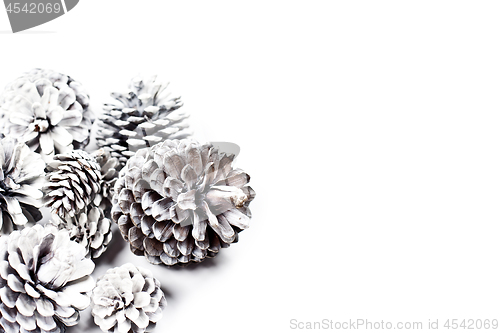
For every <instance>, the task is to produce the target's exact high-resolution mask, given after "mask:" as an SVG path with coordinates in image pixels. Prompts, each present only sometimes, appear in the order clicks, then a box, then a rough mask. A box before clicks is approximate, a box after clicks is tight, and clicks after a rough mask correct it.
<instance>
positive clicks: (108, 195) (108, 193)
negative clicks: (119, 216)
mask: <svg viewBox="0 0 500 333" xmlns="http://www.w3.org/2000/svg"><path fill="white" fill-rule="evenodd" d="M92 156H94V157H95V159H96V161H97V163H99V166H100V167H101V175H102V179H101V191H100V192H99V193H98V194H97V195H96V198H95V200H94V203H95V204H96V205H97V206H99V207H100V208H101V209H102V210H103V211H104V216H106V217H107V218H109V219H110V218H111V215H110V214H111V207H112V206H113V204H112V202H111V200H112V199H113V193H114V187H115V183H116V179H118V170H117V169H118V168H119V165H120V162H118V159H117V158H114V157H111V154H110V153H109V152H108V151H106V150H104V149H102V148H101V149H99V150H97V151H96V152H95V153H93V154H92Z"/></svg>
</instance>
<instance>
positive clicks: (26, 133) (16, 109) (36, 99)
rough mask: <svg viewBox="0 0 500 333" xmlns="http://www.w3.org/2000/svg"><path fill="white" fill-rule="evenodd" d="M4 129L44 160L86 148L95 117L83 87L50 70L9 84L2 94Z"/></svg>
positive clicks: (31, 73) (23, 77) (34, 71)
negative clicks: (4, 118)
mask: <svg viewBox="0 0 500 333" xmlns="http://www.w3.org/2000/svg"><path fill="white" fill-rule="evenodd" d="M3 99H4V103H3V105H2V109H3V112H5V113H7V116H8V120H9V121H8V122H6V124H5V126H4V128H3V129H2V130H3V132H2V133H3V134H4V135H6V136H7V135H10V136H12V137H15V138H17V139H18V140H20V141H22V142H25V143H26V144H27V145H28V146H29V147H30V148H31V149H32V150H34V151H36V152H38V153H41V154H42V156H43V157H44V159H45V160H49V159H50V156H52V155H53V154H59V153H62V152H66V151H71V150H73V149H80V148H83V147H84V146H86V145H87V144H88V142H89V138H90V129H91V127H92V122H93V121H94V115H93V113H92V111H91V109H90V108H89V96H88V94H87V93H86V92H85V91H84V89H83V87H82V85H81V84H80V83H78V82H76V81H74V80H73V79H71V78H70V77H68V76H66V75H63V74H59V73H56V72H53V71H47V70H40V69H35V70H33V71H31V72H28V73H26V74H25V75H23V76H21V77H20V78H19V79H17V80H15V81H14V82H13V83H11V84H10V85H8V86H7V87H6V89H5V91H4V93H3Z"/></svg>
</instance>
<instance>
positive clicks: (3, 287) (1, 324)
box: [0, 225, 95, 333]
mask: <svg viewBox="0 0 500 333" xmlns="http://www.w3.org/2000/svg"><path fill="white" fill-rule="evenodd" d="M0 259H1V261H0V328H1V329H0V331H1V332H7V333H18V332H21V333H27V332H30V333H31V332H33V333H34V332H36V333H59V332H61V333H62V332H64V331H65V329H66V327H67V326H74V325H76V324H77V323H78V321H79V318H80V315H79V311H81V310H83V309H85V308H87V307H88V306H89V304H90V296H89V292H90V291H91V290H92V289H93V288H94V286H95V283H94V280H93V279H92V277H91V276H90V274H91V273H92V271H93V270H94V263H93V262H92V260H90V259H86V258H85V249H84V247H83V246H81V245H79V244H77V243H76V242H73V241H71V240H70V238H69V233H68V231H66V230H59V231H58V230H57V229H56V228H55V227H54V226H51V225H47V226H45V227H43V226H41V225H35V226H33V227H29V228H25V229H23V230H22V231H14V232H13V233H12V234H10V235H9V236H2V237H0Z"/></svg>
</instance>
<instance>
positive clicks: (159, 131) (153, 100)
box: [96, 76, 190, 167]
mask: <svg viewBox="0 0 500 333" xmlns="http://www.w3.org/2000/svg"><path fill="white" fill-rule="evenodd" d="M167 87H168V83H162V82H158V81H157V80H156V76H153V77H151V78H149V79H148V80H143V79H142V78H141V77H137V78H134V79H133V80H132V81H131V82H130V85H129V90H128V91H127V92H124V93H112V94H111V96H112V97H113V98H114V99H116V100H117V101H118V102H117V103H116V104H105V105H104V110H103V114H102V115H101V116H100V117H99V119H98V120H97V131H96V140H97V145H98V146H99V147H102V148H105V149H106V150H108V151H109V152H110V153H111V156H113V157H116V158H118V159H119V161H120V163H121V167H123V166H124V165H125V163H126V162H127V160H128V159H129V158H130V157H131V156H133V155H134V153H135V152H136V151H137V150H139V149H140V148H144V147H151V146H153V145H154V144H156V143H159V142H161V141H164V140H165V139H182V138H186V137H187V136H189V135H190V133H189V131H188V124H187V120H186V119H187V118H188V116H187V115H186V114H184V113H182V112H181V111H176V110H177V109H179V108H180V107H181V106H182V102H181V99H180V97H172V96H171V93H170V92H169V91H168V90H167ZM174 111H176V112H174Z"/></svg>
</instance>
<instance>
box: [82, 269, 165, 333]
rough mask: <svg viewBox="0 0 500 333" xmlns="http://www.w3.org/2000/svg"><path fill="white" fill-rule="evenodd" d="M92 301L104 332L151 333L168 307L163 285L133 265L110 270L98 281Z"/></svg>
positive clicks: (94, 312) (148, 273) (95, 319)
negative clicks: (161, 287)
mask: <svg viewBox="0 0 500 333" xmlns="http://www.w3.org/2000/svg"><path fill="white" fill-rule="evenodd" d="M91 299H92V302H91V305H90V307H91V309H92V315H93V316H94V321H95V323H96V324H97V325H98V326H99V327H100V328H101V330H102V331H104V332H119V333H144V332H150V331H152V330H153V328H154V327H155V326H156V323H157V322H158V321H159V320H160V319H161V317H162V312H163V309H165V307H166V305H167V301H166V300H165V296H164V294H163V291H162V290H161V289H160V282H159V281H158V280H157V279H155V278H154V277H153V275H152V274H151V272H150V271H149V270H146V269H144V268H141V267H135V266H134V265H132V264H125V265H123V266H121V267H115V268H112V269H109V270H108V271H107V272H106V274H104V275H103V276H102V277H100V278H99V279H98V280H97V283H96V287H95V288H94V290H93V291H92V296H91Z"/></svg>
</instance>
